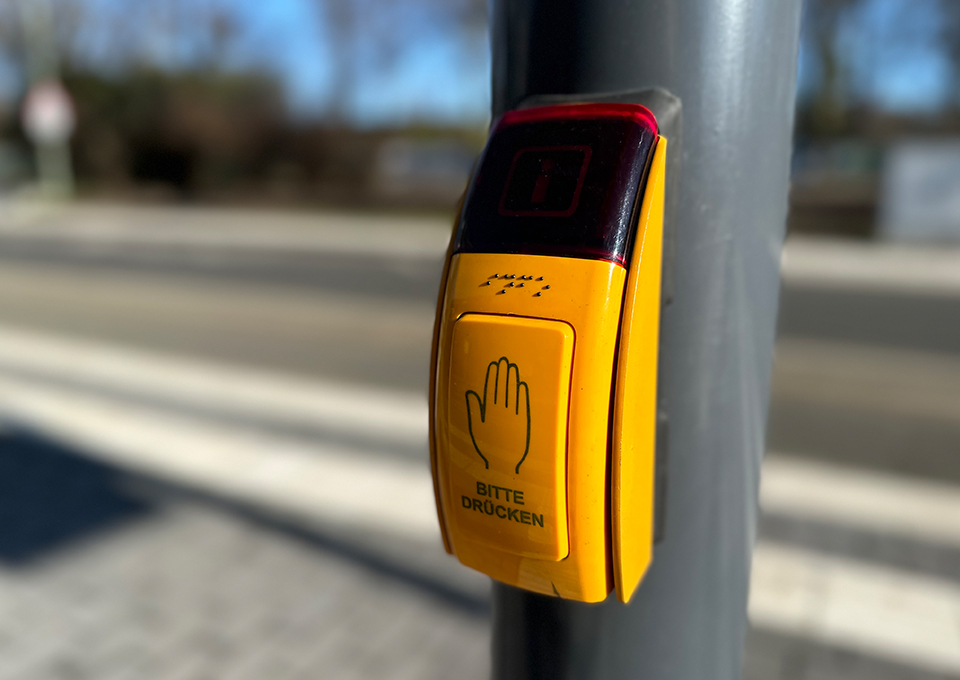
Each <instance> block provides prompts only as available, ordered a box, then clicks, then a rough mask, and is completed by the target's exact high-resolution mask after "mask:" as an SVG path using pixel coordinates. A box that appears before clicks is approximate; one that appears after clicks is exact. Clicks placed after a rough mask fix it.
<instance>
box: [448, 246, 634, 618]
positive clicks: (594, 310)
mask: <svg viewBox="0 0 960 680" xmlns="http://www.w3.org/2000/svg"><path fill="white" fill-rule="evenodd" d="M495 274H500V275H501V276H502V275H503V274H507V275H510V274H513V275H515V276H516V277H517V280H519V279H520V277H521V276H524V275H527V276H532V277H533V281H534V283H535V284H537V285H536V286H535V285H528V286H526V287H525V288H522V289H521V288H516V287H509V288H505V286H506V285H507V282H504V281H503V280H502V279H493V276H494V275H495ZM540 277H543V279H542V280H539V279H540ZM491 280H495V281H498V284H492V285H487V282H488V281H491ZM625 280H626V270H625V269H624V268H623V267H621V266H619V265H616V264H613V263H610V262H603V261H600V260H585V259H573V258H559V257H546V256H539V255H499V254H477V253H464V254H459V255H454V256H453V258H452V260H451V263H450V272H449V278H448V282H449V283H448V285H447V289H446V295H445V299H444V303H443V315H442V320H441V324H440V329H439V331H440V332H439V338H438V339H439V343H438V350H439V351H438V362H437V374H436V383H435V386H434V389H435V390H436V398H435V404H436V409H437V411H436V417H435V426H436V431H435V437H436V448H437V455H436V469H435V474H436V476H437V479H438V481H439V483H438V488H439V493H440V508H441V516H442V520H441V521H442V522H443V524H444V527H445V529H446V535H447V537H448V539H449V541H450V545H451V548H452V550H453V552H454V554H455V555H456V556H457V558H458V559H459V560H460V561H461V562H462V563H464V564H465V565H467V566H469V567H473V568H474V569H477V570H479V571H482V572H483V573H485V574H487V575H489V576H491V577H492V578H495V579H496V580H498V581H502V582H504V583H508V584H511V585H515V586H518V587H521V588H526V589H527V590H532V591H534V592H538V593H543V594H546V595H558V596H560V597H563V598H567V599H575V600H581V601H586V602H598V601H600V600H603V599H604V598H605V597H606V596H607V594H608V593H609V592H610V590H611V587H612V572H611V568H610V563H609V560H608V559H607V549H606V545H607V533H608V524H607V435H608V430H609V404H610V395H611V389H612V386H613V365H614V357H615V353H616V344H617V327H618V325H619V323H618V322H619V318H620V306H621V300H622V295H623V285H624V282H625ZM547 286H549V288H547ZM502 290H506V291H508V292H506V293H501V292H500V291H502ZM538 292H539V293H541V295H539V296H537V295H536V293H538ZM465 314H493V315H507V316H514V317H526V318H530V319H547V320H556V321H562V322H565V323H566V324H568V325H569V326H570V327H571V328H572V329H573V333H574V349H573V362H572V372H571V381H570V404H569V412H568V413H569V415H568V419H567V436H566V489H565V494H566V507H567V531H568V537H567V538H568V551H567V555H566V557H565V559H562V560H561V561H554V560H550V559H538V558H533V557H527V556H523V555H518V554H516V553H511V552H507V551H505V550H498V549H496V548H493V547H491V545H490V544H491V543H492V541H490V542H478V541H475V540H470V537H469V536H468V535H464V534H463V533H460V532H458V531H457V524H456V523H453V522H451V521H450V518H451V516H452V513H453V512H455V511H458V508H457V507H456V504H457V502H458V501H459V496H458V495H457V494H456V493H455V490H454V488H453V487H452V482H451V478H452V475H451V470H450V465H449V461H448V458H447V452H448V451H449V450H450V441H451V436H452V435H451V432H450V426H449V424H450V420H451V417H450V412H449V409H450V408H451V407H456V408H459V405H460V402H461V400H462V399H461V398H460V395H453V398H451V395H449V394H448V386H449V381H450V364H451V356H450V354H451V348H452V346H453V342H452V341H453V329H454V326H455V324H456V321H457V320H458V319H460V318H461V317H462V316H463V315H465ZM490 351H491V352H492V353H494V354H497V353H498V348H496V347H491V348H490Z"/></svg>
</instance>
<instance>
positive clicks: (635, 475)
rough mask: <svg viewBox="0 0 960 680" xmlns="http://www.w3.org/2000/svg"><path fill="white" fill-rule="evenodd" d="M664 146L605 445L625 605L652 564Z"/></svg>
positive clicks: (638, 249) (632, 286)
mask: <svg viewBox="0 0 960 680" xmlns="http://www.w3.org/2000/svg"><path fill="white" fill-rule="evenodd" d="M666 154H667V140H666V139H665V138H663V137H661V138H660V141H659V142H658V143H657V148H656V151H655V152H654V157H653V162H652V165H651V167H650V173H649V174H648V175H647V187H646V191H645V192H644V196H643V202H642V203H641V204H640V217H639V220H638V223H637V232H636V236H635V238H634V242H633V255H632V257H631V260H630V273H629V275H628V276H627V285H626V290H625V291H624V301H623V320H622V321H621V327H620V347H619V349H618V360H617V380H616V392H615V393H614V403H613V430H612V446H611V464H610V476H611V487H612V488H611V494H610V514H611V541H612V544H613V579H614V584H615V586H616V590H617V597H618V598H619V599H620V601H621V602H628V601H629V600H630V596H631V595H633V592H634V591H635V590H636V588H637V586H638V585H639V583H640V580H641V579H642V578H643V575H644V573H646V571H647V568H648V567H649V566H650V562H651V560H652V559H653V530H654V526H653V524H654V493H655V486H654V474H655V470H656V444H657V442H656V438H657V437H656V435H657V361H658V356H659V347H660V340H659V339H660V278H661V263H662V253H663V205H664V180H665V169H666Z"/></svg>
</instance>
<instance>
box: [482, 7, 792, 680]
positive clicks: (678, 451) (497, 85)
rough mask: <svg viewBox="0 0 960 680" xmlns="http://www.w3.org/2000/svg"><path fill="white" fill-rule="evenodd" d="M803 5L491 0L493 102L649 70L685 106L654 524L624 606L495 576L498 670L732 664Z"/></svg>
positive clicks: (735, 670)
mask: <svg viewBox="0 0 960 680" xmlns="http://www.w3.org/2000/svg"><path fill="white" fill-rule="evenodd" d="M799 23H800V0H632V1H628V0H494V3H493V70H494V74H493V113H494V115H499V114H500V113H502V112H503V111H505V110H508V109H511V108H514V107H516V106H518V105H521V103H522V102H523V101H524V100H529V99H530V98H532V97H537V96H538V95H582V96H584V97H591V98H595V97H596V95H597V94H599V93H606V92H613V93H616V92H623V91H636V90H642V89H647V88H663V89H665V90H668V91H670V92H671V93H673V94H675V95H676V96H678V97H679V98H680V100H681V102H682V107H683V114H682V127H683V147H682V160H681V163H680V165H679V171H680V177H679V182H677V184H676V185H675V190H676V192H678V193H679V196H677V197H676V198H677V199H678V200H677V209H676V214H675V225H674V226H673V228H674V229H675V232H674V238H675V255H674V257H675V260H674V262H673V271H674V280H673V282H672V290H673V299H672V302H671V304H670V305H669V306H668V307H666V308H665V309H664V312H663V319H662V334H661V364H660V365H661V369H660V372H661V373H660V381H661V393H662V399H663V403H664V407H665V410H666V413H667V416H668V418H669V429H670V443H669V460H668V463H667V465H668V477H667V478H668V486H667V491H666V514H665V525H664V536H663V540H662V541H661V542H660V543H659V544H658V545H657V548H656V552H655V556H654V561H653V565H652V567H651V569H650V571H649V573H648V574H647V576H646V578H645V580H644V582H643V583H642V585H641V586H640V588H639V589H638V591H637V592H636V593H635V595H634V597H633V600H632V601H631V603H630V604H629V605H628V606H623V605H621V604H619V603H618V602H617V601H616V600H615V598H613V597H611V598H609V599H608V600H607V601H606V602H605V603H603V604H600V605H586V604H580V603H575V602H566V601H562V600H559V599H556V598H550V597H542V596H539V595H534V594H531V593H528V592H525V591H521V590H517V589H514V588H511V587H508V586H504V585H499V584H498V585H496V586H495V588H494V638H493V676H494V678H496V679H497V680H515V679H516V680H533V679H534V678H544V679H547V678H549V679H550V680H563V679H566V678H570V679H573V678H576V679H577V680H581V679H584V680H586V679H598V680H599V679H603V680H621V679H626V678H643V679H645V680H660V679H666V678H670V679H674V678H676V679H678V680H680V679H682V680H707V679H709V680H739V678H740V674H741V661H742V653H743V643H744V637H745V632H746V623H747V621H746V604H747V594H748V586H749V575H750V558H751V553H752V549H753V542H754V533H755V527H756V516H757V488H758V481H759V469H760V461H761V457H762V455H763V445H764V427H765V421H766V412H767V401H768V395H769V377H770V365H771V356H772V350H773V338H774V325H775V319H776V311H777V297H778V284H779V258H780V249H781V243H782V240H783V235H784V224H785V216H786V206H787V186H788V179H789V158H790V137H791V129H792V124H793V108H794V88H795V73H796V60H797V43H798V33H799ZM668 200H669V198H668ZM668 228H670V227H669V226H668Z"/></svg>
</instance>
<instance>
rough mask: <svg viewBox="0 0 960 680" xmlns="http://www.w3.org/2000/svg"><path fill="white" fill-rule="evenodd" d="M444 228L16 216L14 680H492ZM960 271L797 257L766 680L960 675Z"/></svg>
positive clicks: (6, 580)
mask: <svg viewBox="0 0 960 680" xmlns="http://www.w3.org/2000/svg"><path fill="white" fill-rule="evenodd" d="M445 233H446V228H445V226H444V224H443V221H442V220H436V219H419V218H382V217H377V216H370V215H309V214H305V215H286V214H276V213H247V212H229V211H213V210H183V209H180V210H178V209H168V208H156V209H143V208H121V207H111V206H82V207H79V208H69V209H39V208H35V207H29V206H28V207H26V208H24V207H17V206H15V207H12V208H8V209H6V210H5V211H4V210H0V424H2V426H3V430H0V446H2V448H3V451H4V453H6V454H7V455H6V456H4V457H3V461H4V462H3V463H2V465H3V466H5V470H4V472H5V474H4V475H2V478H3V480H4V481H3V482H2V484H3V485H4V486H5V492H4V494H2V496H3V498H4V499H5V500H4V501H2V502H0V514H2V515H3V516H4V517H7V518H8V521H7V522H5V523H4V524H5V525H8V526H11V527H12V526H14V525H16V526H17V529H16V530H13V529H11V531H10V532H9V535H8V536H7V537H6V538H5V539H0V651H2V653H3V658H5V659H8V660H9V664H4V665H5V666H8V668H9V670H8V669H0V678H4V677H18V678H19V677H31V678H59V677H91V678H93V677H95V678H104V677H150V678H167V677H171V678H173V677H185V678H201V677H217V678H228V677H251V678H253V677H266V676H270V677H278V678H279V677H291V678H293V677H303V678H307V677H314V678H317V677H336V678H341V677H343V678H348V677H357V678H405V677H411V678H429V677H436V678H449V677H458V678H473V677H476V678H482V677H486V674H487V665H486V664H487V658H486V657H487V645H488V625H489V602H488V595H487V587H488V586H487V583H486V580H485V579H484V578H482V577H478V576H477V575H475V574H473V573H472V572H469V571H467V570H465V569H461V568H459V567H458V566H457V565H456V564H455V562H454V561H453V560H451V559H449V558H447V557H446V556H444V555H443V554H442V549H440V547H439V545H438V542H437V536H436V530H435V524H434V523H435V519H434V517H433V508H432V504H431V503H432V501H431V497H430V494H431V488H430V484H429V477H428V474H427V469H426V456H425V438H426V430H425V414H426V405H425V403H426V402H425V396H424V395H425V390H426V384H425V383H426V375H427V362H428V354H429V339H430V329H431V323H432V317H433V306H434V302H435V301H434V296H435V290H436V286H437V282H438V277H439V271H440V264H441V261H440V258H441V254H442V250H443V247H444V245H445ZM900 255H902V256H900ZM845 258H846V259H845ZM938 258H939V259H938ZM951 258H952V259H951ZM954 271H960V256H958V255H956V254H953V253H946V254H931V253H928V252H925V251H907V252H904V253H901V254H899V255H898V252H897V251H894V252H893V254H892V255H891V251H890V250H889V249H882V248H880V249H878V248H875V247H872V246H863V245H860V246H857V245H856V244H852V245H851V244H837V243H830V242H820V241H814V242H802V241H801V242H797V243H796V244H790V246H788V249H787V257H786V260H785V267H784V276H785V287H784V292H783V296H782V303H781V317H780V324H779V341H778V346H777V356H776V366H775V371H774V381H773V388H772V394H773V400H772V405H771V418H770V430H769V436H768V444H769V447H768V448H769V451H770V454H769V456H768V459H767V462H766V463H765V467H764V479H763V487H762V493H761V500H762V506H763V513H762V517H761V524H760V527H759V536H758V540H759V542H758V550H757V555H756V559H755V564H754V579H753V590H752V594H751V604H750V616H751V620H752V622H753V630H752V632H751V635H750V638H749V640H748V644H747V656H746V663H745V677H746V678H749V679H750V680H753V679H754V678H756V679H757V680H759V679H760V678H765V679H766V678H785V679H786V678H790V679H795V678H804V679H806V678H811V679H812V678H824V679H825V678H840V677H843V678H891V679H893V678H911V679H913V678H916V679H926V678H945V677H946V678H960V624H958V621H960V459H958V453H960V446H958V445H960V313H958V312H960V285H958V283H957V281H956V280H955V277H954V274H953V272H954ZM11 518H14V520H15V521H11Z"/></svg>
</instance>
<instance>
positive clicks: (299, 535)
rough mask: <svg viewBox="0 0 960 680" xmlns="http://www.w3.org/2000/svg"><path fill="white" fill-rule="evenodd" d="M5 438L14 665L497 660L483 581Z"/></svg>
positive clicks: (13, 674)
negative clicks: (431, 576) (472, 583)
mask: <svg viewBox="0 0 960 680" xmlns="http://www.w3.org/2000/svg"><path fill="white" fill-rule="evenodd" d="M2 442H3V443H2V446H0V448H2V461H3V462H2V470H0V472H2V474H3V478H4V479H5V480H6V481H5V482H3V483H2V484H0V486H2V487H3V492H4V500H3V501H2V502H0V506H2V508H0V510H2V512H3V514H4V515H6V516H7V517H9V516H10V513H13V512H16V513H17V515H18V517H20V518H21V520H22V521H23V523H24V524H23V525H22V526H21V531H19V532H16V533H17V535H16V536H4V537H3V538H2V539H0V540H2V545H0V558H2V562H0V563H2V566H0V659H2V663H0V678H3V679H4V680H6V679H7V678H10V679H13V678H16V679H18V680H20V679H22V680H59V679H63V680H68V679H69V680H83V679H91V680H94V679H95V680H113V679H114V678H116V679H121V678H131V679H132V678H150V679H156V680H167V679H170V680H173V679H175V678H184V679H192V680H203V679H214V678H215V679H222V680H228V679H229V680H233V679H236V680H242V679H250V680H253V679H266V678H271V679H273V678H277V679H280V678H291V679H293V678H304V679H306V678H337V679H340V678H343V679H350V678H384V679H393V678H396V679H397V680H400V679H401V678H403V679H407V678H409V679H416V680H424V679H428V678H436V679H438V680H440V679H447V678H462V679H464V680H467V679H471V678H485V677H487V675H488V665H489V662H488V655H489V653H488V649H489V634H488V628H489V623H488V618H489V614H488V609H487V600H486V596H485V593H484V591H483V590H482V589H480V590H479V591H477V589H476V588H474V590H475V591H476V592H474V593H470V592H469V591H466V590H463V589H461V588H458V587H457V586H446V587H445V586H443V585H442V579H439V578H438V579H436V582H431V581H429V580H428V579H426V578H425V577H423V576H419V575H417V574H418V573H419V572H417V571H414V570H410V569H404V568H403V567H401V566H400V562H402V558H401V559H396V560H388V559H384V558H383V557H382V556H378V555H376V554H374V553H369V552H365V549H364V548H363V547H362V546H359V547H358V545H357V544H356V543H352V544H351V543H345V542H343V541H340V540H337V539H331V538H329V537H327V536H324V535H323V534H322V533H320V532H317V531H313V530H310V529H306V528H302V527H296V526H290V525H286V524H284V523H283V522H279V521H274V520H270V519H268V518H262V517H257V516H256V515H253V514H250V513H248V512H244V511H242V510H240V509H238V508H235V507H230V506H227V505H223V504H220V503H218V502H215V501H210V500H204V499H197V498H191V497H187V496H184V495H183V494H182V493H178V492H176V491H174V490H169V489H164V488H162V487H158V486H157V485H155V484H152V483H149V482H143V481H138V480H136V479H135V478H132V477H129V476H127V475H125V474H122V473H120V472H118V471H116V470H112V469H111V468H108V467H106V466H103V465H101V464H99V463H93V462H89V461H86V460H84V459H83V458H81V457H76V456H74V455H73V454H72V453H70V452H66V451H63V450H61V449H58V448H56V447H53V446H50V445H48V444H44V443H41V442H37V441H33V440H29V439H25V438H23V437H18V436H11V435H9V434H7V435H6V436H4V438H3V440H2ZM14 480H15V481H14ZM407 550H408V552H409V551H410V547H407ZM419 552H420V553H421V554H423V553H424V552H426V553H431V554H433V555H436V554H438V553H439V552H442V550H438V549H437V547H436V546H430V547H429V548H420V550H419ZM440 559H443V558H442V556H441V557H440ZM444 561H446V560H444Z"/></svg>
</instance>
